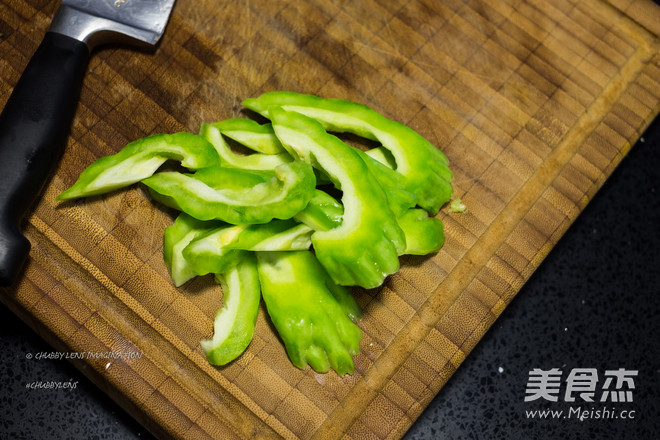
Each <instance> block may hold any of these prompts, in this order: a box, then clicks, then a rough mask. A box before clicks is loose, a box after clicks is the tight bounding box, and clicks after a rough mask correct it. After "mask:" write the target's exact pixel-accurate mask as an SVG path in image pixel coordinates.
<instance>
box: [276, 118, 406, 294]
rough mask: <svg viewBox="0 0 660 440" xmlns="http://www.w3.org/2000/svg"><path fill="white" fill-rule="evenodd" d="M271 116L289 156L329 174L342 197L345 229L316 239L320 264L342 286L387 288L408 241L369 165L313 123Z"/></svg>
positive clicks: (340, 228)
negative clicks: (386, 278)
mask: <svg viewBox="0 0 660 440" xmlns="http://www.w3.org/2000/svg"><path fill="white" fill-rule="evenodd" d="M269 114H270V117H271V120H272V123H273V128H274V130H275V133H276V134H277V137H278V138H279V139H280V141H281V142H282V144H283V145H284V147H285V148H286V149H287V151H289V152H290V153H291V154H292V155H293V156H294V157H297V158H299V159H301V160H304V161H305V162H307V163H309V164H310V165H312V166H313V167H315V168H316V169H318V170H320V171H322V172H323V173H325V174H326V175H327V176H328V177H329V179H330V180H331V181H332V182H333V184H334V185H335V186H336V187H337V189H339V190H341V191H342V199H341V200H342V204H343V205H344V215H343V218H342V223H341V225H340V226H338V227H336V228H333V229H330V230H328V231H316V232H315V233H314V234H313V235H312V244H313V246H314V250H315V252H316V256H317V257H318V259H319V261H320V262H321V264H323V266H324V267H325V268H326V270H327V271H328V273H329V274H330V276H331V277H332V279H333V280H334V281H335V282H336V283H337V284H340V285H344V286H361V287H364V288H367V289H370V288H374V287H377V286H379V285H381V284H382V282H383V281H384V279H385V277H387V276H388V275H390V274H393V273H394V272H396V271H397V270H399V259H398V256H399V255H400V253H401V252H403V250H404V249H405V237H404V235H403V231H402V230H401V228H400V227H399V225H398V224H397V222H396V218H395V216H394V214H393V213H392V212H391V210H390V209H389V208H388V204H387V196H386V195H385V193H384V192H383V190H382V188H381V187H380V185H379V184H378V182H377V181H376V180H375V178H374V177H373V175H372V174H371V173H370V172H369V170H368V167H367V165H366V164H365V162H364V161H363V160H362V158H361V157H360V155H359V154H358V153H357V151H356V150H355V149H354V148H352V147H350V146H348V145H346V144H345V143H344V142H342V141H341V140H339V139H338V138H337V137H335V136H333V135H331V134H329V133H327V132H326V131H325V129H324V128H323V127H322V126H321V125H320V124H319V123H318V122H316V121H314V120H313V119H311V118H308V117H307V116H304V115H302V114H300V113H295V112H287V111H285V110H282V109H280V108H271V109H270V111H269Z"/></svg>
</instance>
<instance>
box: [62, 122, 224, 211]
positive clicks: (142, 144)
mask: <svg viewBox="0 0 660 440" xmlns="http://www.w3.org/2000/svg"><path fill="white" fill-rule="evenodd" d="M168 159H175V160H179V161H181V165H183V166H184V167H186V168H188V169H190V170H197V169H200V168H204V167H208V166H213V165H217V164H219V161H220V158H219V156H218V153H217V152H216V151H215V149H214V148H213V145H211V144H210V143H209V142H208V141H207V140H206V139H204V138H203V137H201V136H199V135H195V134H191V133H185V132H182V133H175V134H156V135H153V136H148V137H145V138H142V139H138V140H136V141H134V142H131V143H130V144H128V145H126V146H125V147H124V148H123V149H122V150H121V151H120V152H119V153H117V154H114V155H112V156H106V157H102V158H101V159H99V160H97V161H96V162H94V163H93V164H91V165H90V166H89V167H87V168H86V169H85V170H84V171H83V172H82V173H81V174H80V176H79V178H78V181H76V183H75V184H74V185H73V186H72V187H71V188H69V189H67V190H66V191H64V192H62V193H61V194H60V195H59V196H57V200H68V199H74V198H77V197H87V196H93V195H98V194H104V193H107V192H110V191H114V190H116V189H119V188H123V187H125V186H129V185H132V184H133V183H136V182H139V181H140V180H142V179H146V178H147V177H149V176H151V175H152V174H153V173H154V172H156V170H158V168H159V167H160V166H161V165H162V164H163V163H165V161H167V160H168Z"/></svg>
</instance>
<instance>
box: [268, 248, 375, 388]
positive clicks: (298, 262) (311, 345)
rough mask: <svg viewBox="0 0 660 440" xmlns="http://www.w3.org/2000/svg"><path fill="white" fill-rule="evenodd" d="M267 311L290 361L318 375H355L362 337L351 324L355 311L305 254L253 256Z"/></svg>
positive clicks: (344, 291)
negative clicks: (355, 365) (356, 357)
mask: <svg viewBox="0 0 660 440" xmlns="http://www.w3.org/2000/svg"><path fill="white" fill-rule="evenodd" d="M257 268H258V272H259V280H260V282H261V292H262V297H263V299H264V302H265V303H266V309H267V310H268V315H269V316H270V318H271V320H272V322H273V324H274V325H275V328H276V329H277V332H278V333H279V335H280V337H281V338H282V341H283V342H284V346H285V348H286V351H287V354H288V356H289V358H290V359H291V362H292V363H293V364H294V365H295V366H296V367H298V368H301V369H304V368H305V367H307V365H309V366H311V367H312V368H313V369H314V370H315V371H317V372H320V373H325V372H327V371H328V370H329V369H330V368H332V369H333V370H335V371H336V372H337V374H339V375H340V376H343V375H345V374H351V373H353V371H354V364H353V359H352V355H354V354H357V353H359V351H360V338H361V337H362V332H361V330H360V328H359V327H358V326H357V325H356V324H355V323H354V322H353V321H352V319H358V318H359V317H360V308H359V306H358V305H357V303H356V302H355V300H354V299H353V297H352V296H351V293H350V292H349V291H348V290H347V289H346V288H344V287H341V286H337V285H335V284H334V283H333V281H332V280H331V279H330V277H329V276H328V275H327V273H326V272H325V270H324V269H323V267H322V266H321V264H319V262H318V261H317V260H316V258H315V257H314V254H313V253H312V252H310V251H291V252H257Z"/></svg>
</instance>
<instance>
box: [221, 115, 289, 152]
mask: <svg viewBox="0 0 660 440" xmlns="http://www.w3.org/2000/svg"><path fill="white" fill-rule="evenodd" d="M213 126H214V127H215V128H217V129H218V130H220V133H222V134H223V135H225V136H227V137H228V138H229V139H233V140H235V141H236V142H238V143H239V144H241V145H243V146H245V147H247V148H249V149H251V150H253V151H256V152H258V153H264V154H279V153H286V150H285V149H284V147H283V146H282V144H281V143H280V141H279V139H277V136H275V132H274V131H273V127H272V125H271V124H263V125H261V124H259V123H258V122H257V121H255V120H253V119H247V118H234V119H225V120H223V121H220V122H215V123H214V124H213Z"/></svg>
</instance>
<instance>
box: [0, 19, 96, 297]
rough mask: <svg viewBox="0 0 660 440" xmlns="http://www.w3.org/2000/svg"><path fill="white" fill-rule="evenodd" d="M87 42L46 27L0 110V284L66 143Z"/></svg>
mask: <svg viewBox="0 0 660 440" xmlns="http://www.w3.org/2000/svg"><path fill="white" fill-rule="evenodd" d="M89 55H90V53H89V49H88V47H87V45H86V44H85V43H83V42H81V41H78V40H76V39H74V38H71V37H68V36H65V35H61V34H58V33H53V32H48V33H46V35H45V36H44V39H43V41H42V42H41V44H40V46H39V48H37V51H36V52H35V53H34V55H33V57H32V59H31V60H30V62H29V63H28V65H27V67H26V68H25V71H24V72H23V75H22V76H21V78H20V79H19V81H18V83H17V84H16V87H15V88H14V91H13V92H12V94H11V96H10V97H9V100H8V101H7V105H6V106H5V108H4V110H3V111H2V114H0V285H1V286H8V285H11V284H12V283H13V282H14V281H15V279H16V278H17V276H18V274H19V273H20V270H21V268H22V266H23V264H24V263H25V260H26V259H27V256H28V253H29V251H30V242H29V241H28V240H27V239H26V238H25V236H23V234H22V233H21V231H20V229H21V228H20V224H21V221H22V219H23V217H24V216H25V214H26V213H27V211H28V210H29V209H30V208H31V206H32V204H33V203H34V202H35V200H36V199H37V197H38V196H39V194H40V193H41V191H42V189H43V187H44V184H45V182H46V180H47V179H48V178H49V175H50V173H51V171H52V170H53V169H54V168H55V166H56V164H57V162H58V160H59V158H60V156H61V155H62V152H63V150H64V147H65V146H66V143H67V139H68V136H69V132H70V129H71V122H72V119H73V115H74V113H75V110H76V105H77V102H78V98H79V95H80V86H81V84H82V79H83V76H84V74H85V69H86V67H87V62H88V60H89Z"/></svg>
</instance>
